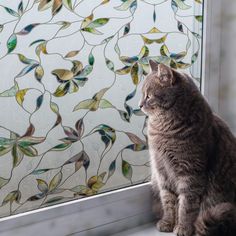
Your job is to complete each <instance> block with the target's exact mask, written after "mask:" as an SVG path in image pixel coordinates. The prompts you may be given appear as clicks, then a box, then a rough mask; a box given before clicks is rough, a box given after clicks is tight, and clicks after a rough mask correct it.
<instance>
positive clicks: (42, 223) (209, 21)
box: [0, 0, 222, 236]
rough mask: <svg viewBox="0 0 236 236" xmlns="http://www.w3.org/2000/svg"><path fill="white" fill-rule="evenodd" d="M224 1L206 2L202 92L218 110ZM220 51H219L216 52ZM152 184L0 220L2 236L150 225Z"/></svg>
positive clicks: (84, 232)
mask: <svg viewBox="0 0 236 236" xmlns="http://www.w3.org/2000/svg"><path fill="white" fill-rule="evenodd" d="M221 4H222V0H215V1H212V0H205V1H204V29H203V34H204V37H203V49H204V50H203V52H202V53H203V63H202V86H201V90H202V92H203V94H204V96H205V97H206V98H207V100H208V102H209V103H210V105H211V106H212V108H213V109H214V111H215V112H218V110H219V99H218V97H219V81H220V46H221V38H220V35H221V32H220V30H221V29H220V27H219V26H220V23H221ZM217 49H218V50H217ZM151 195H152V194H151V187H150V183H145V184H140V185H137V186H132V187H128V188H124V189H121V190H116V191H112V192H108V193H104V194H100V195H97V196H92V197H88V198H85V199H81V200H75V201H71V202H66V203H62V204H58V205H55V206H52V207H47V208H43V209H38V210H34V211H30V212H26V213H22V214H18V215H14V216H9V217H5V218H2V219H0V235H1V236H13V235H17V236H25V235H29V236H30V235H34V236H38V235H40V236H42V235H45V236H47V235H50V236H54V235H55V236H60V235H61V236H65V235H77V236H84V235H112V234H114V233H116V232H119V231H122V230H125V229H128V228H131V227H135V226H138V225H140V224H144V223H147V222H150V221H152V220H153V219H154V216H153V214H152V207H151Z"/></svg>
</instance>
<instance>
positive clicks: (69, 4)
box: [62, 0, 72, 10]
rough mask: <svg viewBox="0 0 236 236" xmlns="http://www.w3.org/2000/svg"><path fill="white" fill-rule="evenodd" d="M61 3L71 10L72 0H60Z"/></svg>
mask: <svg viewBox="0 0 236 236" xmlns="http://www.w3.org/2000/svg"><path fill="white" fill-rule="evenodd" d="M62 1H63V5H64V6H65V7H66V8H68V9H69V10H72V1H71V0H62Z"/></svg>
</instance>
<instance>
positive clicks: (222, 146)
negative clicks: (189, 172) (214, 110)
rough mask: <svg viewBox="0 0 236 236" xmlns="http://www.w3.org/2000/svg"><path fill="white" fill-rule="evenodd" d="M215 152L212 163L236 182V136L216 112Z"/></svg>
mask: <svg viewBox="0 0 236 236" xmlns="http://www.w3.org/2000/svg"><path fill="white" fill-rule="evenodd" d="M213 116H214V119H213V124H212V127H213V132H212V138H213V140H214V152H213V153H212V155H211V157H210V158H211V159H212V165H216V168H217V169H218V171H219V172H221V173H220V174H222V175H223V176H229V177H230V178H233V182H235V184H236V138H235V136H234V135H233V133H232V132H231V131H230V129H229V127H228V125H227V124H226V123H225V122H224V121H223V120H222V119H221V118H220V117H219V116H217V115H216V114H214V115H213Z"/></svg>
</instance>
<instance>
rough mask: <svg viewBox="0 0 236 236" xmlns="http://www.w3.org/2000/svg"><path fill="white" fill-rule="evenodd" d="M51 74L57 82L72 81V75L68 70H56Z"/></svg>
mask: <svg viewBox="0 0 236 236" xmlns="http://www.w3.org/2000/svg"><path fill="white" fill-rule="evenodd" d="M52 74H53V75H55V76H56V77H57V79H58V80H61V81H68V80H71V79H73V76H74V74H73V73H72V72H71V71H70V70H64V69H56V70H53V71H52Z"/></svg>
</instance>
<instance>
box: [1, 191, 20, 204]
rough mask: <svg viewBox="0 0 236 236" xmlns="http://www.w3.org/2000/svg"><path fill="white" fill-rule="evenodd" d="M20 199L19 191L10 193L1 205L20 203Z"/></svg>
mask: <svg viewBox="0 0 236 236" xmlns="http://www.w3.org/2000/svg"><path fill="white" fill-rule="evenodd" d="M20 199H21V192H20V191H19V190H16V191H12V192H10V193H8V194H7V196H6V197H5V198H4V199H3V202H2V205H5V204H7V203H8V202H10V204H12V203H13V202H18V203H19V202H20Z"/></svg>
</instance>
